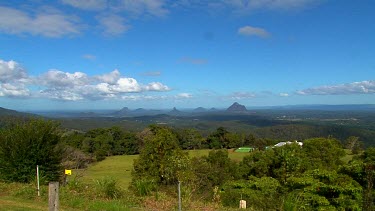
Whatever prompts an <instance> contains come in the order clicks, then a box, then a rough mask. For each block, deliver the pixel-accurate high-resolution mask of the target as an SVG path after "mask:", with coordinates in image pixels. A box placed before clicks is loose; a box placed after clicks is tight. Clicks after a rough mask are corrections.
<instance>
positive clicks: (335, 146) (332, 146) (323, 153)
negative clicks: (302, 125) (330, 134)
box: [302, 138, 345, 170]
mask: <svg viewBox="0 0 375 211" xmlns="http://www.w3.org/2000/svg"><path fill="white" fill-rule="evenodd" d="M302 149H303V150H304V151H305V153H306V155H307V157H308V160H309V168H310V169H315V168H321V169H330V170H335V169H337V167H338V166H339V165H341V164H342V163H343V162H342V161H341V157H343V156H344V155H345V151H344V149H343V148H342V146H341V144H340V142H339V141H338V140H336V139H332V138H331V139H330V138H327V139H326V138H314V139H308V140H305V141H304V142H303V148H302Z"/></svg>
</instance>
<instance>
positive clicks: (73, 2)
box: [61, 0, 107, 10]
mask: <svg viewBox="0 0 375 211" xmlns="http://www.w3.org/2000/svg"><path fill="white" fill-rule="evenodd" d="M61 2H62V3H63V4H66V5H70V6H72V7H76V8H79V9H82V10H103V9H105V8H106V7H107V0H84V1H82V0H61Z"/></svg>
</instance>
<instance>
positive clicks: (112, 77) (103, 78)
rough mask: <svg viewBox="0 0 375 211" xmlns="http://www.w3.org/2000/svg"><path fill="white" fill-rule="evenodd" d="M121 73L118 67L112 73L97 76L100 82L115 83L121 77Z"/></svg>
mask: <svg viewBox="0 0 375 211" xmlns="http://www.w3.org/2000/svg"><path fill="white" fill-rule="evenodd" d="M120 76H121V73H120V71H118V70H117V69H115V70H113V71H112V72H110V73H107V74H103V75H98V76H95V78H96V79H98V80H99V81H100V82H104V83H108V84H115V83H116V82H117V80H118V79H119V78H120Z"/></svg>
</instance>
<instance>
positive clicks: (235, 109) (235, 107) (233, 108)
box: [227, 102, 247, 112]
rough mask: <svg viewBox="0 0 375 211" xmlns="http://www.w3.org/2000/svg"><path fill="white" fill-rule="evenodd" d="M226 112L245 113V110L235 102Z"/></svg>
mask: <svg viewBox="0 0 375 211" xmlns="http://www.w3.org/2000/svg"><path fill="white" fill-rule="evenodd" d="M227 111H229V112H246V111H247V109H246V107H245V106H244V105H241V104H239V103H237V102H235V103H233V104H232V105H231V106H229V108H228V109H227Z"/></svg>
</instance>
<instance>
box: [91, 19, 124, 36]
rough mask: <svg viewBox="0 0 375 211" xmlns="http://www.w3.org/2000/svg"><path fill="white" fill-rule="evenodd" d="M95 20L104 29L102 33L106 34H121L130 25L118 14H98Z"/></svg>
mask: <svg viewBox="0 0 375 211" xmlns="http://www.w3.org/2000/svg"><path fill="white" fill-rule="evenodd" d="M97 20H98V22H99V25H100V27H101V28H102V29H103V31H104V32H103V33H104V34H105V35H108V36H118V35H121V34H123V33H125V32H126V31H127V30H129V28H130V25H127V24H126V22H125V18H123V17H121V16H119V15H114V14H111V15H105V16H98V17H97Z"/></svg>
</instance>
